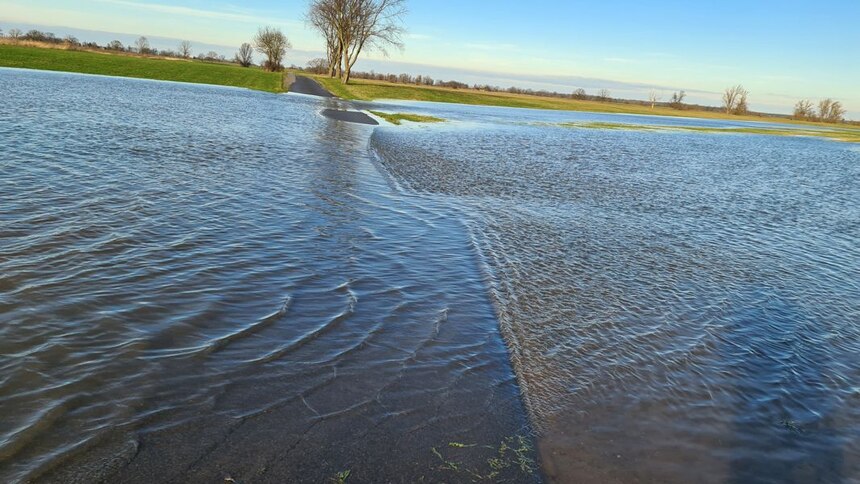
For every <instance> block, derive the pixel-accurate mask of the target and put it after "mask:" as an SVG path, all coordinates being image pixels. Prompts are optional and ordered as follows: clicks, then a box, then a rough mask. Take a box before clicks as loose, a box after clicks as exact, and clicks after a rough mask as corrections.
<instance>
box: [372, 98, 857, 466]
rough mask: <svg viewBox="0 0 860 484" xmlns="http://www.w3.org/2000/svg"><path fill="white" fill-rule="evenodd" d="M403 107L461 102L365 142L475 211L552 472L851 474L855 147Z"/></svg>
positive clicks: (412, 181)
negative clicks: (438, 123)
mask: <svg viewBox="0 0 860 484" xmlns="http://www.w3.org/2000/svg"><path fill="white" fill-rule="evenodd" d="M406 107H407V108H409V109H412V110H417V111H419V112H422V113H426V114H431V115H435V116H439V117H443V118H449V119H453V120H457V121H455V122H452V123H449V124H448V125H447V126H444V127H434V128H433V129H411V130H377V131H376V132H375V133H374V137H373V142H374V146H375V147H376V149H377V150H378V151H379V152H380V155H381V157H382V159H383V160H384V164H385V166H386V167H387V168H388V169H389V170H390V171H391V172H392V173H393V174H394V176H395V177H396V178H397V179H398V180H400V181H401V185H403V186H404V187H407V188H408V189H409V190H413V191H415V192H418V193H424V194H426V195H427V196H428V198H430V199H433V198H434V197H437V198H439V199H449V200H453V201H454V202H453V203H455V204H457V205H458V206H459V207H460V209H461V211H462V213H464V216H465V218H466V219H468V220H469V221H470V229H471V232H472V233H473V234H474V237H475V239H476V245H477V246H479V247H480V248H481V251H482V253H483V259H484V262H485V264H486V267H487V270H488V271H489V272H490V273H491V274H492V278H491V283H492V288H493V291H492V293H493V296H494V299H495V302H496V304H497V308H498V312H499V314H500V317H501V324H502V328H503V331H504V334H505V337H506V338H507V339H508V341H509V344H510V346H511V352H512V357H513V361H514V364H515V369H516V370H517V373H518V376H519V379H520V384H521V386H522V388H523V390H524V396H525V400H526V402H527V404H528V408H529V410H530V413H531V416H532V418H533V423H534V425H535V427H536V428H537V430H538V431H539V432H540V434H541V455H542V457H543V464H544V467H545V469H546V471H547V473H548V474H549V475H550V476H551V477H556V478H559V479H561V480H564V481H570V482H840V481H843V480H844V481H845V482H856V481H860V405H858V404H860V357H858V355H860V208H858V207H860V151H858V150H857V149H856V146H854V145H850V144H845V143H837V142H830V141H823V140H817V139H809V138H780V137H772V136H755V135H714V134H712V135H704V134H684V133H678V132H637V131H623V130H621V131H619V130H590V129H578V130H577V129H571V128H564V127H553V126H552V124H553V123H559V122H561V121H567V120H571V119H573V120H577V121H612V122H621V123H623V122H628V121H630V122H635V123H639V124H649V123H653V124H676V125H678V124H680V125H684V124H686V125H706V126H707V125H728V126H730V125H732V123H727V122H723V121H703V120H684V119H678V120H665V119H658V118H648V117H635V116H630V117H627V116H607V115H596V114H578V115H573V114H569V113H546V112H543V113H542V112H537V111H535V112H529V111H513V110H504V109H486V108H470V107H442V106H432V105H429V104H420V103H419V104H408V103H407V105H406ZM392 109H400V110H403V109H405V108H404V107H403V106H402V105H401V106H397V105H395V106H392Z"/></svg>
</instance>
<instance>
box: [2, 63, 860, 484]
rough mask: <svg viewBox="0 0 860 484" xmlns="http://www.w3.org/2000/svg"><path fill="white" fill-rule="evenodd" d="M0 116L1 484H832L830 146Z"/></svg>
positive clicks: (847, 286) (17, 85)
mask: <svg viewBox="0 0 860 484" xmlns="http://www.w3.org/2000/svg"><path fill="white" fill-rule="evenodd" d="M0 93H2V94H3V99H4V101H3V103H0V149H2V157H0V169H2V176H1V177H0V414H2V416H3V418H2V420H0V477H2V478H3V479H4V480H10V481H19V480H27V479H35V480H43V481H49V482H51V481H53V482H69V481H75V480H80V481H87V482H92V481H109V482H129V481H131V482H165V481H168V482H171V481H172V482H186V481H193V482H223V480H224V479H225V478H228V477H229V478H233V479H235V480H236V481H238V482H326V481H328V480H329V479H331V478H332V477H334V476H335V475H336V474H337V473H338V472H343V471H346V470H350V478H349V479H350V480H349V481H348V482H422V481H423V482H470V481H473V480H476V479H479V478H481V479H484V480H489V481H494V480H496V481H500V480H506V481H508V482H527V481H535V480H539V479H540V472H538V471H537V470H536V469H534V470H533V471H532V472H527V471H526V470H523V468H521V466H520V464H521V463H522V461H521V457H523V458H525V459H528V458H530V457H531V455H532V454H531V453H530V452H529V451H528V450H527V447H528V445H529V443H530V442H531V437H530V435H532V432H534V434H535V435H537V446H538V448H539V451H540V457H541V466H542V469H543V473H544V474H545V475H546V476H547V477H549V478H550V479H551V480H555V481H557V482H610V483H611V482H625V483H627V482H679V483H680V482H684V483H686V482H855V481H860V358H858V356H857V355H858V354H860V323H858V321H860V212H858V206H860V151H858V150H857V149H856V147H855V146H853V145H849V144H843V143H837V142H831V141H826V140H821V139H810V138H786V137H770V136H757V135H735V134H703V133H685V132H642V131H623V130H600V129H582V128H569V127H567V128H566V127H560V126H557V125H558V123H563V122H571V121H573V122H587V121H603V122H613V123H624V122H635V123H638V124H665V125H695V126H734V125H738V123H732V122H727V121H705V120H688V119H682V118H678V119H663V118H659V119H658V118H651V117H642V116H619V115H605V114H589V113H563V112H541V111H531V110H515V109H504V108H482V107H465V106H454V105H432V104H423V103H375V105H374V109H380V110H391V111H405V112H418V113H423V114H430V115H434V116H438V117H442V118H445V119H447V120H448V122H446V123H443V124H437V125H405V126H400V127H392V126H387V127H386V126H380V127H377V128H373V127H368V126H359V125H352V124H346V123H342V122H337V121H333V120H329V119H326V118H324V117H322V116H320V115H319V113H320V112H321V111H322V110H323V109H327V108H339V107H342V106H341V105H339V104H338V101H332V100H322V99H317V98H312V97H306V96H299V95H280V96H278V95H271V94H265V93H255V92H250V91H244V90H238V89H228V88H215V87H206V86H191V85H180V84H172V83H161V82H150V81H137V80H123V79H113V78H101V77H92V76H75V75H66V74H55V73H32V72H26V71H18V70H0ZM499 328H501V336H504V341H503V339H502V337H501V336H500V334H499ZM509 362H512V363H513V365H510V364H509ZM520 394H521V395H520ZM522 402H524V403H525V405H524V407H525V409H523V404H522ZM527 417H530V419H527ZM511 447H517V448H521V449H522V452H519V453H516V452H511V451H509V450H505V449H510V448H511ZM500 449H501V450H500ZM526 464H528V462H527V461H526ZM526 467H527V468H528V467H529V466H528V465H526ZM497 471H500V473H499V474H493V473H494V472H497Z"/></svg>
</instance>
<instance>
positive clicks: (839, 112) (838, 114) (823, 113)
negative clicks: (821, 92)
mask: <svg viewBox="0 0 860 484" xmlns="http://www.w3.org/2000/svg"><path fill="white" fill-rule="evenodd" d="M843 116H845V109H843V108H842V103H840V102H839V101H834V100H832V99H830V98H827V99H822V100H821V101H819V102H818V119H820V120H821V121H824V122H825V123H838V122H840V121H842V118H843Z"/></svg>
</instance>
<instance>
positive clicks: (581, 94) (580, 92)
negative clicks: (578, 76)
mask: <svg viewBox="0 0 860 484" xmlns="http://www.w3.org/2000/svg"><path fill="white" fill-rule="evenodd" d="M587 97H588V95H587V94H586V93H585V89H583V88H581V87H580V88H579V89H577V90H575V91H573V98H574V99H585V98H587Z"/></svg>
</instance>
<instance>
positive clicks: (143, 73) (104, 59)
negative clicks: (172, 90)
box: [0, 45, 283, 92]
mask: <svg viewBox="0 0 860 484" xmlns="http://www.w3.org/2000/svg"><path fill="white" fill-rule="evenodd" d="M0 67H18V68H23V69H38V70H48V71H63V72H78V73H83V74H101V75H106V76H119V77H134V78H140V79H157V80H162V81H177V82H190V83H195V84H214V85H219V86H233V87H244V88H248V89H255V90H258V91H267V92H283V84H282V83H283V76H282V75H281V74H280V73H277V72H266V71H264V70H262V69H260V68H257V67H240V66H238V65H232V64H227V63H218V62H204V61H199V60H192V59H168V58H163V57H142V56H133V55H122V54H115V53H109V52H93V51H81V50H64V49H45V48H39V47H29V46H19V45H0Z"/></svg>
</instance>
